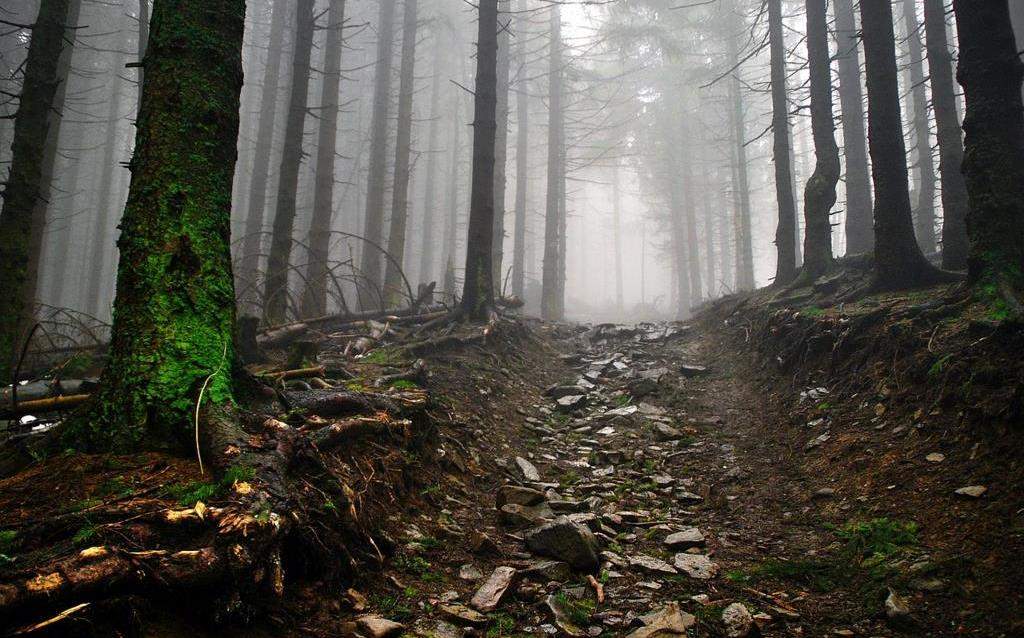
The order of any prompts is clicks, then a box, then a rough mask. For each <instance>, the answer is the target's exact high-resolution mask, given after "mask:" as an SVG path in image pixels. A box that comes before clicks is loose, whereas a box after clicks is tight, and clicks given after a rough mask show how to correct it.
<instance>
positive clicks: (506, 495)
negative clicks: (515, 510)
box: [495, 461, 544, 509]
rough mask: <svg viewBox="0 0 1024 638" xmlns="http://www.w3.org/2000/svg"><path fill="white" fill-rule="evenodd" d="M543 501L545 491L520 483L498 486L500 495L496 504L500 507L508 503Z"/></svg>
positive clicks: (528, 503)
mask: <svg viewBox="0 0 1024 638" xmlns="http://www.w3.org/2000/svg"><path fill="white" fill-rule="evenodd" d="M527 462H529V461H527ZM531 465H532V464H531ZM534 469H536V468H534ZM543 502H544V492H541V491H540V490H535V489H533V488H529V487H520V486H518V485H502V486H501V487H499V488H498V495H497V496H496V497H495V504H496V505H497V507H498V509H501V506H502V505H505V504H506V503H515V504H516V505H538V504H540V503H543Z"/></svg>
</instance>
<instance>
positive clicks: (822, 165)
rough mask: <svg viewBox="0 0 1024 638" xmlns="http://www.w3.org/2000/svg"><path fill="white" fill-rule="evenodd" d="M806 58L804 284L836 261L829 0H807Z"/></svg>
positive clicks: (836, 177) (836, 176) (836, 162)
mask: <svg viewBox="0 0 1024 638" xmlns="http://www.w3.org/2000/svg"><path fill="white" fill-rule="evenodd" d="M807 61H808V65H809V67H810V80H811V130H812V136H813V138H814V157H815V165H814V172H813V173H812V174H811V177H810V179H808V180H807V186H806V187H805V188H804V229H805V230H804V265H803V269H802V271H801V273H800V279H801V280H802V281H803V283H804V284H808V283H811V282H813V281H814V279H816V278H818V277H820V276H821V275H822V274H824V273H825V272H826V271H827V270H828V269H829V268H830V267H831V266H832V263H833V257H832V223H831V220H830V215H831V214H832V207H833V206H835V203H836V184H837V183H839V172H840V165H839V146H838V145H837V144H836V136H835V128H836V124H835V117H834V116H833V114H832V73H831V69H830V66H829V53H828V0H807Z"/></svg>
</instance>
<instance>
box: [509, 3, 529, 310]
mask: <svg viewBox="0 0 1024 638" xmlns="http://www.w3.org/2000/svg"><path fill="white" fill-rule="evenodd" d="M525 8H526V2H525V1H524V2H521V3H520V10H525ZM518 24H519V25H520V26H521V27H525V25H526V21H525V19H522V18H521V19H520V21H519V22H518ZM520 30H522V29H520ZM524 40H525V38H516V60H517V61H518V62H519V78H520V79H519V86H517V87H516V204H515V205H516V211H515V214H516V219H515V229H514V231H513V240H512V294H514V295H515V296H517V297H519V298H520V299H522V298H523V295H524V294H525V291H526V197H527V194H528V190H527V189H528V188H529V179H530V176H529V169H530V165H529V154H530V86H529V84H528V83H527V80H526V73H527V68H526V43H525V42H524Z"/></svg>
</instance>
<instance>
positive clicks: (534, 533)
mask: <svg viewBox="0 0 1024 638" xmlns="http://www.w3.org/2000/svg"><path fill="white" fill-rule="evenodd" d="M525 541H526V547H527V548H528V549H529V550H530V551H531V552H533V553H535V554H539V555H540V556H547V557H549V558H554V559H557V560H562V561H565V562H567V563H569V565H570V566H571V567H572V568H573V569H576V570H580V571H588V572H592V571H594V570H595V569H597V567H598V566H599V564H600V562H599V561H598V558H597V552H598V544H597V538H596V537H595V536H594V533H593V532H591V531H590V529H589V528H588V527H587V526H586V525H582V524H580V523H575V522H573V521H571V520H569V519H568V518H566V517H564V516H559V517H558V518H556V519H555V520H554V521H551V522H550V523H547V524H545V525H541V526H540V527H537V528H536V529H533V530H530V531H529V532H527V533H526V535H525Z"/></svg>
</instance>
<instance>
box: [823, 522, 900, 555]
mask: <svg viewBox="0 0 1024 638" xmlns="http://www.w3.org/2000/svg"><path fill="white" fill-rule="evenodd" d="M834 531H835V533H836V535H837V536H838V537H839V538H840V539H841V540H843V541H845V542H846V547H845V552H846V553H847V555H848V557H851V558H854V559H857V558H859V559H860V560H864V559H874V560H879V559H881V560H885V559H888V558H890V557H892V556H894V555H896V554H898V553H900V552H901V551H902V550H903V549H904V548H906V547H911V546H914V545H917V542H918V541H917V523H914V522H901V521H891V520H889V519H888V518H876V519H872V520H870V521H864V522H850V523H847V524H845V525H843V526H842V527H839V528H835V529H834Z"/></svg>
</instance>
